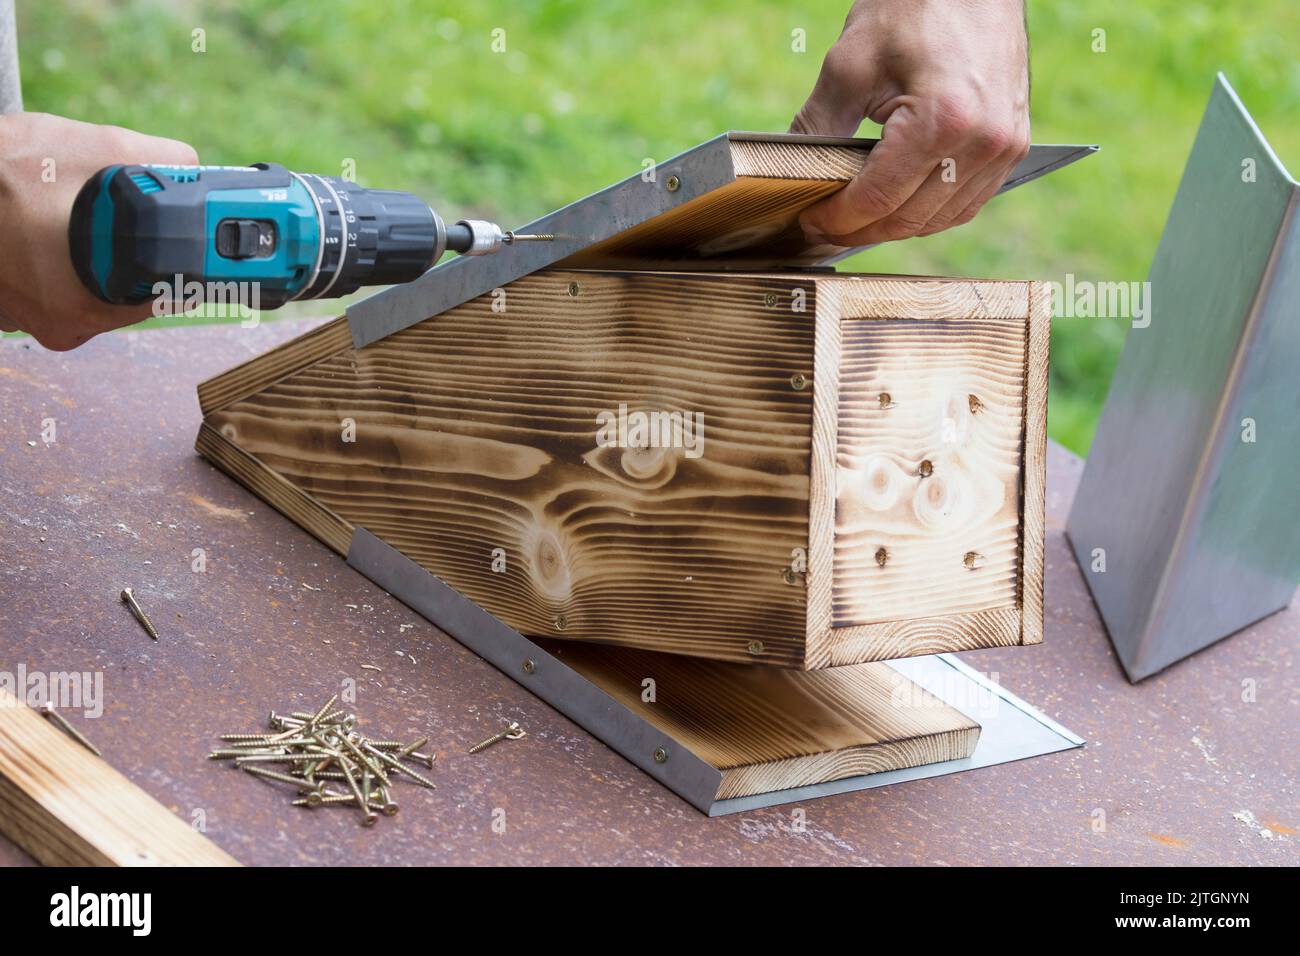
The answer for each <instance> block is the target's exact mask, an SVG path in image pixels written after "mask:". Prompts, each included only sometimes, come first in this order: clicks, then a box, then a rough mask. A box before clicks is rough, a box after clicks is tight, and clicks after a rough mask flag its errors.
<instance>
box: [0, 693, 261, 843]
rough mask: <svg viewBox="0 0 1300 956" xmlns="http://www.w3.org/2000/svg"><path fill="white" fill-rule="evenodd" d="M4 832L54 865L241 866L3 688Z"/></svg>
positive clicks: (0, 823) (0, 778)
mask: <svg viewBox="0 0 1300 956" xmlns="http://www.w3.org/2000/svg"><path fill="white" fill-rule="evenodd" d="M0 829H3V830H4V833H5V835H6V836H7V837H9V839H10V840H12V841H13V842H14V843H16V844H18V845H19V846H20V847H22V848H23V849H24V850H26V851H27V852H28V853H29V854H31V856H33V857H34V858H35V859H36V860H38V861H39V862H41V863H44V864H46V865H49V866H238V863H237V862H236V861H235V860H234V859H233V858H232V857H230V856H229V855H227V854H226V853H225V852H223V851H222V850H220V849H219V848H218V847H217V846H216V845H215V844H213V843H211V842H210V841H209V840H208V839H207V838H206V837H204V836H202V835H201V834H200V833H198V832H196V831H195V830H194V829H193V828H192V827H190V826H188V825H187V824H186V823H184V822H183V821H182V820H181V819H180V818H178V817H177V816H175V815H174V814H173V813H171V812H170V811H169V810H167V808H166V807H164V806H163V805H162V804H160V803H158V802H157V801H156V800H154V799H153V798H152V797H150V796H149V795H148V794H147V793H145V792H144V791H143V790H141V789H140V788H139V787H137V786H136V785H135V784H133V783H131V781H129V780H127V779H126V777H124V776H122V775H121V774H120V773H118V772H117V771H116V770H114V769H113V768H112V767H111V766H110V765H109V764H108V763H107V762H106V761H104V760H103V759H101V758H99V757H96V756H95V755H94V754H92V753H91V752H90V751H88V750H86V748H84V747H83V746H82V745H81V744H79V743H77V742H76V741H74V740H73V739H72V738H71V737H69V736H68V735H67V734H65V733H63V732H62V731H61V730H58V729H56V728H55V727H53V726H51V725H50V724H49V723H48V722H47V721H46V719H45V718H44V717H42V716H41V715H40V714H38V713H37V712H36V711H34V710H32V709H31V708H29V707H27V706H26V705H25V704H22V703H20V702H18V701H17V700H16V699H15V698H14V696H13V695H12V694H10V693H9V692H8V691H5V690H0Z"/></svg>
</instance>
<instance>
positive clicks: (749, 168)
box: [558, 140, 868, 271]
mask: <svg viewBox="0 0 1300 956" xmlns="http://www.w3.org/2000/svg"><path fill="white" fill-rule="evenodd" d="M728 145H729V147H730V151H731V162H732V168H733V170H734V174H735V176H736V179H735V180H734V181H733V182H731V183H728V184H727V185H726V186H723V187H722V188H721V189H716V190H714V191H712V192H710V193H707V194H705V195H703V196H700V197H698V198H696V199H693V200H691V201H690V202H687V203H684V204H682V205H681V206H679V207H677V208H676V209H673V210H671V211H669V212H666V213H663V214H661V215H658V216H655V217H654V218H652V219H649V220H646V221H645V222H642V223H638V224H636V225H634V226H632V227H631V228H629V229H626V230H624V231H623V232H621V233H619V234H618V235H616V236H613V237H611V238H609V239H606V240H604V241H603V242H598V243H595V244H593V245H591V246H589V247H587V248H586V249H583V250H582V251H581V252H578V253H576V254H575V255H572V256H570V257H568V258H567V259H565V260H563V261H562V262H560V263H559V265H558V267H559V268H571V269H679V270H708V271H724V270H725V271H740V270H744V271H754V270H767V269H780V268H788V267H789V266H793V265H800V264H812V263H815V262H817V261H818V260H821V259H824V258H826V257H827V256H831V255H834V254H836V253H837V252H839V251H840V248H839V247H838V246H835V245H830V244H825V245H820V246H809V245H808V243H807V240H806V239H805V238H804V235H803V231H802V230H801V229H800V227H799V213H800V212H802V211H803V210H804V209H806V208H808V207H809V206H811V205H812V204H813V203H816V202H819V201H820V200H822V199H824V198H826V197H827V196H829V195H831V194H832V193H834V192H837V191H838V190H840V189H843V188H844V186H845V185H847V184H848V182H849V180H851V179H852V178H853V177H854V176H855V175H857V172H858V170H860V169H861V168H862V164H863V162H865V161H866V156H867V152H868V151H867V149H866V148H865V147H856V146H822V145H812V144H808V143H791V142H760V141H753V140H732V141H731V142H730V143H729V144H728Z"/></svg>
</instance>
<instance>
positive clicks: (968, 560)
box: [962, 551, 984, 571]
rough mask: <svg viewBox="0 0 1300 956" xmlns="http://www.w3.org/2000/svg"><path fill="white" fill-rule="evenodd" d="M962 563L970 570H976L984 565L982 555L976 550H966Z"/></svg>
mask: <svg viewBox="0 0 1300 956" xmlns="http://www.w3.org/2000/svg"><path fill="white" fill-rule="evenodd" d="M962 564H964V565H966V567H968V568H969V569H970V570H972V571H976V570H978V569H979V568H982V567H984V555H982V554H980V553H979V552H978V551H967V552H966V556H965V557H964V558H962Z"/></svg>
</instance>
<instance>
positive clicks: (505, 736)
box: [469, 720, 528, 754]
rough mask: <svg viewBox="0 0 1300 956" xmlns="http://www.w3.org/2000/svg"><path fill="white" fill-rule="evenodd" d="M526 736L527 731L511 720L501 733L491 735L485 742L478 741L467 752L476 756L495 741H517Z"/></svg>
mask: <svg viewBox="0 0 1300 956" xmlns="http://www.w3.org/2000/svg"><path fill="white" fill-rule="evenodd" d="M527 736H528V731H526V730H524V728H522V727H520V726H519V722H518V721H517V720H512V721H510V723H509V724H507V725H506V729H505V730H503V731H501V732H500V733H497V734H493V735H492V736H491V737H489V738H488V739H487V740H483V741H480V742H479V743H476V744H475V745H474V746H473V747H470V748H469V752H470V753H472V754H476V753H478V752H479V751H482V750H486V749H487V748H488V747H491V746H492V745H493V744H494V743H496V742H497V741H500V740H519V739H520V738H522V737H527Z"/></svg>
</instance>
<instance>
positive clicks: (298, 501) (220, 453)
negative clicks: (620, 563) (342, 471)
mask: <svg viewBox="0 0 1300 956" xmlns="http://www.w3.org/2000/svg"><path fill="white" fill-rule="evenodd" d="M218 427H220V428H225V429H226V430H227V431H228V432H230V434H232V435H233V434H234V432H233V429H232V428H228V427H227V426H225V425H220V426H214V425H212V424H209V422H206V421H205V422H204V423H203V424H202V425H200V426H199V435H198V438H197V440H196V441H195V443H194V448H195V450H196V451H197V452H198V453H199V454H200V455H202V456H203V457H205V458H207V459H208V460H209V461H211V462H212V463H213V464H214V465H217V466H218V467H219V468H221V469H222V470H223V471H225V472H226V473H227V474H229V475H230V476H231V477H232V478H234V479H235V480H237V481H238V482H240V483H241V484H243V485H244V486H245V487H247V488H248V489H249V490H250V491H252V492H253V493H254V494H256V495H257V496H258V497H259V498H261V499H262V500H263V501H265V502H267V503H268V504H270V505H271V506H272V507H274V508H275V510H276V511H279V512H280V513H281V514H282V515H284V516H285V517H286V518H288V519H289V520H290V521H292V522H294V523H295V524H297V525H299V526H301V527H302V528H304V529H306V530H307V531H310V532H311V533H312V534H314V535H315V536H316V537H317V538H319V539H320V540H321V541H323V542H325V544H327V545H329V546H330V547H331V548H333V549H334V550H335V551H337V552H338V553H339V554H342V555H346V554H347V553H348V545H349V544H351V542H352V525H350V524H349V523H348V522H347V521H345V520H344V519H343V518H341V517H339V516H338V515H337V514H335V513H334V512H332V511H330V510H329V509H328V508H326V507H325V506H323V505H322V504H321V503H320V502H319V501H318V500H317V499H315V498H313V497H311V496H309V495H307V494H306V493H304V492H303V490H302V488H300V487H298V486H297V485H295V484H293V483H292V482H290V481H288V480H287V479H286V478H285V477H284V476H283V475H282V474H280V473H279V472H277V471H275V470H273V469H272V468H270V467H269V466H268V465H267V464H266V463H265V462H263V461H262V460H260V459H258V458H255V457H254V456H252V455H250V454H249V453H248V452H247V451H245V450H244V449H242V448H240V447H239V446H238V445H236V444H235V443H234V442H233V441H231V440H230V438H229V437H227V435H225V434H223V433H222V432H221V431H219V430H218Z"/></svg>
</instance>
